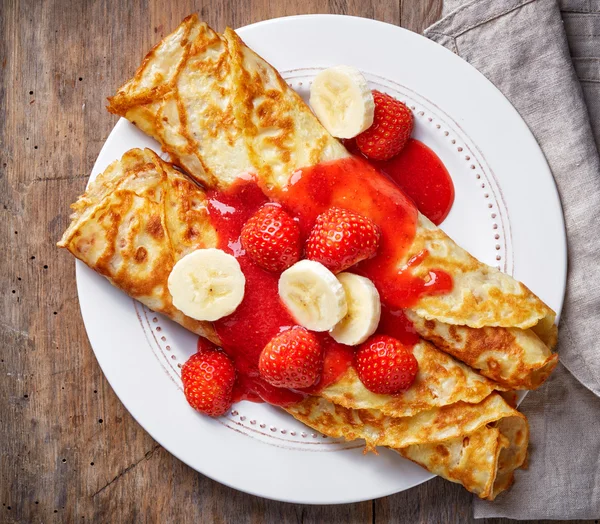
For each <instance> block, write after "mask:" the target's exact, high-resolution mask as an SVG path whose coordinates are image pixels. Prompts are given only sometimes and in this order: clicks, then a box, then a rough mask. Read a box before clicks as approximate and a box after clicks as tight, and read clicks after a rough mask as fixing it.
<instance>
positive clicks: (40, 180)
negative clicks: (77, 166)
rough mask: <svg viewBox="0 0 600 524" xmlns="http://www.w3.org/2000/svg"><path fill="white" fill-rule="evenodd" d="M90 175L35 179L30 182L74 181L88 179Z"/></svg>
mask: <svg viewBox="0 0 600 524" xmlns="http://www.w3.org/2000/svg"><path fill="white" fill-rule="evenodd" d="M89 176H90V175H63V176H52V177H47V178H44V177H40V176H38V177H35V178H34V179H33V180H32V182H33V183H36V182H54V181H56V180H76V179H78V178H88V177H89Z"/></svg>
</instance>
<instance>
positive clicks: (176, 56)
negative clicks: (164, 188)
mask: <svg viewBox="0 0 600 524" xmlns="http://www.w3.org/2000/svg"><path fill="white" fill-rule="evenodd" d="M108 110H109V111H111V112H113V113H115V114H118V115H121V116H123V117H125V118H127V119H128V120H130V121H131V122H133V123H134V124H135V125H137V126H138V127H140V129H142V130H143V131H144V132H146V133H147V134H149V135H150V136H152V137H154V138H155V139H156V140H158V141H159V142H160V144H161V146H162V148H163V149H164V150H165V151H167V152H168V153H169V154H170V155H171V159H172V160H173V162H174V163H176V164H177V165H179V166H181V167H182V168H184V169H185V170H186V172H187V173H188V174H189V175H190V176H192V177H194V178H195V179H196V180H198V181H200V182H202V183H204V184H205V185H206V186H207V187H219V188H221V189H223V188H226V187H228V186H229V185H231V184H232V183H233V182H234V181H235V180H236V178H237V177H239V176H240V175H241V174H243V173H249V172H250V173H254V174H255V175H256V176H257V177H258V179H259V180H260V181H261V183H262V185H263V186H264V187H267V188H274V187H277V188H282V187H285V186H286V184H288V182H289V180H290V177H291V176H292V174H293V173H294V172H295V171H297V170H298V169H299V168H302V167H306V166H310V165H314V164H316V163H319V162H325V161H329V160H334V159H340V158H344V157H347V156H348V154H349V153H348V152H347V151H346V150H345V149H344V148H343V146H342V145H341V144H340V143H339V142H338V141H337V140H335V139H334V138H333V137H331V136H330V135H329V134H328V133H327V131H326V130H325V129H324V128H323V127H322V126H321V124H320V123H319V122H318V120H317V119H316V118H315V117H314V115H313V114H312V113H311V111H310V109H309V108H308V107H307V106H306V104H305V103H304V102H303V101H302V99H301V98H300V97H299V96H298V95H297V94H296V93H295V92H294V91H293V90H292V89H291V88H289V86H288V85H287V84H286V83H285V81H284V80H283V79H282V78H281V77H280V75H279V74H278V73H277V71H276V70H275V69H274V68H273V67H271V66H270V65H269V64H268V63H267V62H265V61H264V60H263V59H262V58H260V57H259V56H258V55H256V54H255V53H254V52H253V51H252V50H250V49H249V48H248V47H246V46H245V45H244V44H243V42H242V41H241V40H240V39H239V37H238V36H237V35H236V34H235V32H233V31H232V30H230V29H227V30H226V31H225V33H224V34H223V35H222V36H221V35H218V34H217V33H215V32H214V31H212V30H211V29H210V28H209V27H208V26H207V25H206V24H204V23H201V22H200V21H199V20H198V18H197V17H196V16H195V15H192V16H190V17H188V18H186V19H185V20H184V21H183V23H182V24H181V25H180V26H179V28H178V29H177V30H176V31H175V32H174V33H172V34H171V35H169V36H167V37H166V38H165V39H164V40H163V41H162V42H161V43H160V44H158V45H157V46H156V47H155V48H154V49H153V50H152V51H151V52H150V53H149V54H148V55H147V56H146V58H145V59H144V61H143V63H142V65H141V66H140V68H139V69H138V70H137V71H136V73H135V75H134V77H133V78H132V79H131V80H129V81H128V82H126V83H125V84H124V85H123V86H122V87H121V88H120V89H119V90H118V91H117V93H116V94H115V96H113V97H111V98H109V105H108ZM424 250H426V251H428V253H429V255H428V256H427V257H425V259H424V260H423V261H422V262H421V263H420V264H419V265H418V266H417V268H416V269H415V270H414V274H415V275H416V276H420V277H423V276H425V275H427V274H429V272H430V271H431V270H432V269H441V270H443V271H446V272H447V273H449V274H450V275H451V276H452V279H453V282H454V286H453V290H452V292H450V293H447V294H443V295H435V296H422V297H421V298H420V299H419V300H418V301H417V302H416V304H415V305H414V306H413V307H411V309H412V311H414V313H415V314H416V315H418V316H419V317H421V318H423V319H426V320H436V321H439V322H443V323H446V324H450V325H465V326H469V327H472V328H481V327H484V326H499V327H509V328H519V329H523V330H527V329H528V328H533V329H534V330H535V331H536V333H537V334H538V336H539V337H540V338H541V339H542V340H544V341H547V342H548V343H549V342H552V341H555V340H556V327H555V326H554V318H555V313H554V312H553V311H552V310H551V309H550V308H549V307H548V306H547V305H546V304H544V303H543V302H542V301H541V300H540V299H539V298H538V297H536V296H535V295H534V294H533V293H532V292H531V291H530V290H529V289H527V287H526V286H524V285H523V284H522V283H520V282H518V281H516V280H514V279H513V278H512V277H510V276H509V275H506V274H504V273H501V272H500V271H498V270H496V269H494V268H492V267H489V266H487V265H485V264H483V263H481V262H479V261H478V260H476V259H475V258H474V257H472V256H471V255H470V254H469V253H467V252H466V251H465V250H464V249H462V248H460V247H459V246H458V245H456V244H455V243H454V242H453V241H452V240H451V239H450V238H449V237H448V236H447V235H446V234H445V233H444V232H443V231H442V230H441V229H439V228H437V227H436V226H435V225H434V224H432V223H431V222H430V221H429V220H428V219H427V218H426V217H424V216H423V215H421V214H419V217H418V224H417V231H416V235H415V239H414V241H413V243H412V245H411V246H410V249H408V250H407V252H406V253H405V254H404V255H403V257H402V258H401V259H399V260H398V261H397V263H398V267H399V268H400V267H402V266H403V265H405V264H406V262H407V261H408V260H409V259H410V258H412V257H414V256H415V255H417V254H419V253H422V252H423V251H424ZM530 333H531V332H529V331H525V332H524V333H523V334H522V337H528V336H530ZM509 352H510V353H514V352H512V351H511V350H510V348H509Z"/></svg>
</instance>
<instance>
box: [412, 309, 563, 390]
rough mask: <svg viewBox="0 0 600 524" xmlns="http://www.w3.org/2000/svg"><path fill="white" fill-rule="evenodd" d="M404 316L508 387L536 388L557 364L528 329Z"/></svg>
mask: <svg viewBox="0 0 600 524" xmlns="http://www.w3.org/2000/svg"><path fill="white" fill-rule="evenodd" d="M406 316H407V317H408V318H409V319H410V320H411V321H412V324H413V326H414V328H415V330H416V331H417V333H419V335H421V336H422V337H423V338H425V339H427V340H430V341H431V342H433V343H434V344H435V345H436V347H438V348H439V349H441V350H443V351H445V352H446V353H449V354H450V355H452V356H454V357H456V358H457V359H459V360H462V361H463V362H465V363H466V364H468V365H469V366H471V367H472V368H474V369H476V370H478V371H479V372H480V373H481V374H482V375H484V376H486V377H488V378H491V379H492V380H494V381H496V382H498V383H499V384H502V385H504V386H505V387H507V388H508V389H535V388H537V387H538V386H539V385H540V384H542V383H543V382H544V381H545V380H546V378H548V376H549V375H550V373H551V372H552V370H553V369H554V368H555V367H556V364H557V363H558V355H557V354H556V353H552V352H551V351H550V349H549V348H548V346H547V345H546V344H544V342H543V341H542V340H541V339H540V338H539V337H538V336H537V335H536V334H535V333H534V332H533V331H532V330H523V329H516V328H498V327H483V328H480V329H474V328H470V327H468V326H453V325H448V324H444V323H443V322H439V321H437V320H425V319H424V318H421V317H419V315H417V314H416V313H414V312H412V311H407V312H406Z"/></svg>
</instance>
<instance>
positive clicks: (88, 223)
mask: <svg viewBox="0 0 600 524" xmlns="http://www.w3.org/2000/svg"><path fill="white" fill-rule="evenodd" d="M71 208H72V209H73V214H72V215H71V224H70V225H69V227H68V229H67V230H66V231H65V233H64V234H63V236H62V238H61V239H60V242H58V246H59V247H64V248H66V249H68V250H69V251H70V252H71V253H72V254H73V255H74V256H76V257H77V258H78V259H79V260H81V261H82V262H84V263H85V264H86V265H87V266H89V267H91V268H92V269H93V270H94V271H97V272H98V273H100V274H101V275H104V276H105V277H106V278H108V280H110V282H111V283H112V284H113V285H115V286H116V287H118V288H119V289H121V290H123V291H124V292H125V293H127V294H128V295H129V296H130V297H133V298H135V299H136V300H139V301H140V302H141V303H142V304H144V305H145V306H147V307H149V308H150V309H152V310H153V311H157V312H159V313H162V314H164V315H166V316H167V317H169V318H170V319H172V320H174V321H175V322H177V323H179V324H181V325H182V326H183V327H185V328H186V329H189V330H190V331H193V332H194V333H196V334H198V335H201V336H204V337H206V338H209V339H210V340H212V341H214V342H217V343H218V338H217V335H216V333H215V331H214V329H213V327H212V324H211V323H210V322H200V321H198V320H194V319H193V318H190V317H188V316H186V315H184V314H183V313H182V312H181V311H179V310H178V309H177V308H176V307H175V306H174V305H173V302H172V299H171V294H170V293H169V289H168V287H167V280H168V278H169V273H170V272H171V269H173V266H174V265H175V262H177V260H179V259H180V258H181V257H183V256H185V255H186V254H188V253H190V252H191V251H194V250H195V249H199V248H203V247H209V246H214V245H215V244H216V239H217V236H216V233H215V230H214V229H213V227H212V225H211V223H210V220H209V218H208V211H207V207H206V196H205V194H204V192H203V191H200V190H199V189H198V186H197V185H196V184H194V183H193V182H192V181H191V180H190V179H188V178H186V177H185V176H183V175H182V174H181V173H179V172H178V171H177V170H175V169H173V167H172V166H170V165H169V164H166V163H165V162H163V161H162V160H161V159H160V158H159V157H158V156H157V155H156V153H154V152H153V151H151V150H150V149H144V150H143V151H142V150H140V149H132V150H131V151H128V152H127V153H125V154H124V155H123V158H121V160H117V161H115V162H113V163H112V164H111V165H110V166H108V168H107V169H106V171H104V173H102V174H100V175H98V177H97V178H96V180H94V181H93V182H92V183H91V184H90V185H89V187H88V189H87V190H86V192H85V193H84V194H83V195H82V196H81V197H80V198H79V200H77V202H75V203H74V204H73V205H72V206H71Z"/></svg>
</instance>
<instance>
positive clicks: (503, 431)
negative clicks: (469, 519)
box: [286, 393, 529, 500]
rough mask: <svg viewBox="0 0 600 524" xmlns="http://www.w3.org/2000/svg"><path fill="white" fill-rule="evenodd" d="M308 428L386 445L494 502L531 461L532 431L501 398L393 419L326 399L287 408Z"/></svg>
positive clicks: (311, 400)
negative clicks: (529, 456) (528, 458)
mask: <svg viewBox="0 0 600 524" xmlns="http://www.w3.org/2000/svg"><path fill="white" fill-rule="evenodd" d="M286 411H288V413H290V414H292V415H293V416H294V417H295V418H296V419H298V420H300V421H302V422H304V423H305V424H306V425H308V426H310V427H312V428H314V429H316V430H317V431H320V432H321V433H325V434H326V435H330V436H333V437H337V438H340V437H343V438H345V439H347V440H355V439H359V438H360V439H364V440H365V441H366V443H367V448H368V449H372V448H374V447H376V446H386V447H389V448H392V449H394V450H396V451H398V452H399V453H400V454H401V455H402V456H404V457H406V458H408V459H410V460H412V461H414V462H416V463H418V464H420V465H421V466H423V467H424V468H426V469H428V470H429V471H431V472H433V473H435V474H437V475H440V476H441V477H443V478H445V479H448V480H450V481H452V482H457V483H459V484H462V485H463V486H464V487H466V488H467V489H468V490H469V491H472V492H473V493H476V494H477V495H478V496H479V497H481V498H484V499H489V500H493V499H494V498H495V497H496V495H497V494H498V493H500V492H501V491H502V490H504V489H506V488H507V487H508V486H509V485H510V484H511V482H512V478H513V472H514V470H515V469H517V468H519V467H521V466H522V465H523V463H524V462H525V459H526V457H527V446H528V442H529V428H528V425H527V420H526V419H525V417H524V416H523V414H522V413H519V412H518V411H516V410H515V409H514V408H512V407H510V406H509V405H508V404H507V403H506V401H505V400H504V399H503V398H502V397H501V396H500V395H498V394H497V393H494V394H492V395H490V396H489V397H487V398H486V399H484V400H483V401H482V402H480V403H479V404H466V403H464V402H458V403H456V404H452V405H450V406H445V407H442V408H434V409H431V410H429V411H422V412H420V413H419V414H418V415H414V416H412V417H401V418H393V417H388V416H386V415H384V414H383V413H381V412H380V411H375V410H352V409H347V408H344V407H342V406H339V405H336V404H333V403H331V402H328V401H326V400H325V399H322V398H309V399H306V400H305V401H303V402H301V403H299V404H297V405H295V406H292V407H290V408H286Z"/></svg>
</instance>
